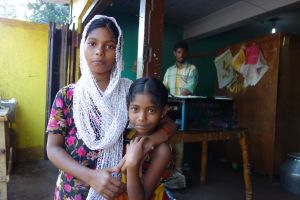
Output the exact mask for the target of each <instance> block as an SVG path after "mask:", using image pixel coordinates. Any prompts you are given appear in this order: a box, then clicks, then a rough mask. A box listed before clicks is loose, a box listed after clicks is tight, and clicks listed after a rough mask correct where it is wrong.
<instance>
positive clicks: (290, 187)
mask: <svg viewBox="0 0 300 200" xmlns="http://www.w3.org/2000/svg"><path fill="white" fill-rule="evenodd" d="M280 184H281V185H282V187H283V188H285V189H286V190H287V191H289V192H291V193H294V194H300V153H288V154H287V160H286V161H285V162H284V163H283V164H282V165H281V167H280Z"/></svg>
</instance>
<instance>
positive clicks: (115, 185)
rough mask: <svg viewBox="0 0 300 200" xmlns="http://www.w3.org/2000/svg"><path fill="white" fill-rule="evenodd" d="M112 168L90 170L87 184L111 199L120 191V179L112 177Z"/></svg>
mask: <svg viewBox="0 0 300 200" xmlns="http://www.w3.org/2000/svg"><path fill="white" fill-rule="evenodd" d="M113 172H114V169H113V168H107V169H96V170H92V171H91V173H90V175H89V177H90V179H89V182H88V184H89V185H90V186H91V187H92V188H93V189H94V190H95V191H96V192H97V193H98V194H100V195H102V196H103V197H104V198H106V199H113V198H114V197H116V196H117V195H118V194H119V193H120V192H121V191H120V190H121V181H120V180H118V179H116V178H114V177H112V173H113Z"/></svg>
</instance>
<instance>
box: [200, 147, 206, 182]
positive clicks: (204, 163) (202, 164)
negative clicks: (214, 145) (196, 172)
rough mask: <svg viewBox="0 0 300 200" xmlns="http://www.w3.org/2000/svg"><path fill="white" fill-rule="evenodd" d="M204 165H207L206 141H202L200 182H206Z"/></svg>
mask: <svg viewBox="0 0 300 200" xmlns="http://www.w3.org/2000/svg"><path fill="white" fill-rule="evenodd" d="M206 167H207V141H203V142H202V152H201V169H200V183H201V184H204V183H205V182H206Z"/></svg>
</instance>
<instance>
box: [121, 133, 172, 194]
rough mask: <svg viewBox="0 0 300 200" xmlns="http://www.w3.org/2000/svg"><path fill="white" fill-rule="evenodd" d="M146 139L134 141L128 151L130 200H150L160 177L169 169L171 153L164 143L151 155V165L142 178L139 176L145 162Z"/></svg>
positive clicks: (128, 189)
mask: <svg viewBox="0 0 300 200" xmlns="http://www.w3.org/2000/svg"><path fill="white" fill-rule="evenodd" d="M144 142H145V139H144V138H142V139H139V138H136V139H134V140H133V141H132V142H131V143H130V145H129V147H128V151H127V158H126V164H127V193H128V197H129V199H130V200H135V199H138V200H144V199H145V200H148V199H150V198H151V196H152V194H153V192H154V190H155V188H156V186H157V184H158V183H159V180H160V177H161V175H162V173H163V171H164V170H165V168H166V167H167V165H168V163H169V161H170V158H171V151H170V148H169V147H168V145H167V144H165V143H162V144H160V145H159V146H157V147H156V148H155V150H154V151H153V152H152V153H151V158H152V159H151V164H150V166H149V168H148V170H147V172H146V174H144V175H143V176H142V177H140V176H139V169H140V165H141V164H142V161H143V157H144V155H143V143H144Z"/></svg>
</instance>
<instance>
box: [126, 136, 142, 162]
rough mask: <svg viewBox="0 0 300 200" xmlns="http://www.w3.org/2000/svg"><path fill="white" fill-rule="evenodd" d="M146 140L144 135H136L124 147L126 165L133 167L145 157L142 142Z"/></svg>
mask: <svg viewBox="0 0 300 200" xmlns="http://www.w3.org/2000/svg"><path fill="white" fill-rule="evenodd" d="M146 140H147V138H146V137H142V138H140V137H136V138H134V139H133V140H131V141H130V144H129V145H128V146H127V147H126V149H127V150H126V166H127V167H134V166H138V165H139V164H140V162H141V161H142V160H143V158H144V157H145V152H144V143H145V141H146Z"/></svg>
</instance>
